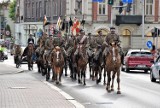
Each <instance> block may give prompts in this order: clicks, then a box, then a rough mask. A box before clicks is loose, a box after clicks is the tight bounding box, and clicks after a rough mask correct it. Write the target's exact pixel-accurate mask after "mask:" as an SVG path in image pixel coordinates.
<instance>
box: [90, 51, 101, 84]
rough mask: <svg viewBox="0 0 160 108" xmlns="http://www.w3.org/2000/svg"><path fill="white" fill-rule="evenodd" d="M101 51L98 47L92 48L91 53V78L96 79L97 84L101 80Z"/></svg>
mask: <svg viewBox="0 0 160 108" xmlns="http://www.w3.org/2000/svg"><path fill="white" fill-rule="evenodd" d="M101 57H102V51H99V50H98V48H94V51H93V55H92V74H91V75H92V80H95V79H96V83H97V84H98V83H99V82H100V81H101V76H102V67H101V62H102V59H101Z"/></svg>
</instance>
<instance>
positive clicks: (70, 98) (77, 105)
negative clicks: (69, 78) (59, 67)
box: [42, 81, 85, 108]
mask: <svg viewBox="0 0 160 108" xmlns="http://www.w3.org/2000/svg"><path fill="white" fill-rule="evenodd" d="M42 82H43V83H44V84H46V85H48V86H50V87H51V88H52V89H54V90H56V91H58V92H59V93H60V94H61V95H63V96H64V97H65V98H66V100H68V101H69V102H71V103H72V104H73V105H75V107H76V108H85V107H84V106H83V105H82V104H80V103H79V102H77V101H76V100H75V99H74V98H73V97H72V96H70V95H69V94H67V93H66V92H64V91H63V90H61V89H59V88H58V87H56V86H54V85H52V84H50V83H48V82H47V81H42Z"/></svg>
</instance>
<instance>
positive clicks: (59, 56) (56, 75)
mask: <svg viewBox="0 0 160 108" xmlns="http://www.w3.org/2000/svg"><path fill="white" fill-rule="evenodd" d="M51 67H52V72H53V76H52V79H53V80H56V84H59V83H60V82H61V76H62V73H63V67H64V57H63V53H62V49H61V48H60V47H59V46H56V47H55V48H54V49H53V51H52V52H51Z"/></svg>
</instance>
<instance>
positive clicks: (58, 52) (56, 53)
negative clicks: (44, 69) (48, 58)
mask: <svg viewBox="0 0 160 108" xmlns="http://www.w3.org/2000/svg"><path fill="white" fill-rule="evenodd" d="M61 53H62V52H61V48H60V47H59V46H56V47H55V49H54V57H55V58H56V61H57V62H58V61H59V60H60V59H61Z"/></svg>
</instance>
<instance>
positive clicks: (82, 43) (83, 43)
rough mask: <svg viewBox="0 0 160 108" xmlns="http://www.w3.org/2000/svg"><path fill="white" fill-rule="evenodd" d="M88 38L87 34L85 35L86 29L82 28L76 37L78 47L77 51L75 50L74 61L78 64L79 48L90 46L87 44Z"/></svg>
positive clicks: (84, 48)
mask: <svg viewBox="0 0 160 108" xmlns="http://www.w3.org/2000/svg"><path fill="white" fill-rule="evenodd" d="M87 42H88V40H87V36H86V35H85V31H84V30H80V35H79V36H77V39H76V43H77V48H76V51H75V52H74V58H73V62H74V65H75V66H77V63H76V61H77V59H78V57H77V55H78V49H79V48H80V47H82V49H83V50H86V48H88V45H89V44H87Z"/></svg>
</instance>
